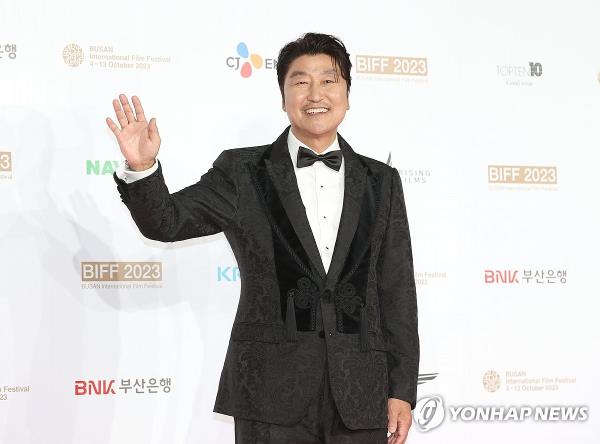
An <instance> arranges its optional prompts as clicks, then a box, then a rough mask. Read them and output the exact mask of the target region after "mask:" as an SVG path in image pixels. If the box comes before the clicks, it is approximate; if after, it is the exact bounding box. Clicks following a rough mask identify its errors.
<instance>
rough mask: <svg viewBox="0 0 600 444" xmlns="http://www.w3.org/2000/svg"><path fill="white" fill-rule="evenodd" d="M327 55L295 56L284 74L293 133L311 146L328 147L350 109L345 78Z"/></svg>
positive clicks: (287, 111) (284, 87) (286, 110)
mask: <svg viewBox="0 0 600 444" xmlns="http://www.w3.org/2000/svg"><path fill="white" fill-rule="evenodd" d="M333 63H334V62H333V61H332V59H331V57H330V56H328V55H327V54H316V55H303V56H300V57H298V58H297V59H295V60H294V61H293V62H292V63H291V65H290V68H289V70H288V72H287V74H286V76H285V80H284V86H283V96H284V97H283V110H284V111H285V112H286V113H287V115H288V118H289V119H290V123H291V125H292V130H293V132H294V135H295V136H296V137H297V138H299V139H300V140H301V141H303V142H304V143H307V144H312V145H313V146H312V147H311V148H315V149H317V148H318V149H325V148H327V146H329V145H330V144H331V143H332V142H333V140H334V139H335V135H336V133H337V128H338V125H339V124H340V123H341V122H342V120H344V116H345V115H346V110H348V109H350V106H349V104H348V94H347V92H346V91H347V87H346V80H345V79H344V78H343V77H342V76H341V74H340V71H339V68H337V67H336V66H334V64H333Z"/></svg>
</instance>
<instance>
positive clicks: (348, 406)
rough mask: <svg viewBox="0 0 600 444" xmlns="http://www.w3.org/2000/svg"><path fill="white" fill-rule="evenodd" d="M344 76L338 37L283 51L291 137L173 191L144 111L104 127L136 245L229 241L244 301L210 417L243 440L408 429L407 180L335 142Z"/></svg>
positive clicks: (393, 439)
mask: <svg viewBox="0 0 600 444" xmlns="http://www.w3.org/2000/svg"><path fill="white" fill-rule="evenodd" d="M350 68H351V62H350V58H349V54H348V53H347V51H346V48H345V46H344V45H343V43H342V42H341V41H340V40H338V39H337V38H335V37H333V36H330V35H325V34H315V33H307V34H305V35H303V36H302V37H301V38H299V39H298V40H296V41H293V42H290V43H288V44H287V45H285V46H284V47H283V48H282V49H281V52H280V53H279V57H278V62H277V77H278V82H279V87H280V90H281V94H282V103H283V110H284V111H285V112H286V113H287V115H288V117H289V120H290V123H291V125H290V126H289V127H288V128H286V129H285V130H284V131H283V133H282V134H281V135H280V136H279V137H278V138H277V140H276V141H275V142H274V143H271V144H268V145H263V146H256V147H246V148H237V149H228V150H225V151H223V152H222V153H221V154H220V155H219V157H218V158H217V159H216V160H215V161H214V163H213V166H212V168H210V169H209V170H208V171H207V172H206V173H205V174H203V175H202V177H201V178H200V180H199V181H198V182H197V183H195V184H193V185H190V186H188V187H186V188H184V189H182V190H180V191H177V192H175V193H172V194H170V193H169V190H168V189H167V186H166V185H165V182H164V179H163V175H162V169H161V164H160V161H158V159H157V158H156V156H157V154H158V150H159V146H160V136H159V133H158V128H157V125H156V119H154V118H152V119H150V121H149V122H147V121H146V117H145V115H144V111H143V108H142V105H141V103H140V100H139V99H138V98H137V97H135V96H133V97H132V102H133V108H134V109H132V108H131V106H130V105H129V101H128V99H127V97H126V96H124V95H120V97H119V100H114V101H113V105H114V109H115V113H116V116H117V120H118V122H119V125H117V124H115V123H114V122H113V121H112V120H111V119H110V118H107V124H108V126H109V127H110V129H111V130H112V131H113V133H114V134H115V136H116V138H117V141H118V143H119V146H120V149H121V152H122V153H123V155H124V157H125V159H126V160H125V163H124V166H123V168H121V169H120V170H119V171H118V172H116V173H115V174H114V179H115V181H116V182H117V188H118V190H119V193H120V196H121V199H122V201H123V202H124V203H125V205H126V206H127V208H128V209H129V211H130V212H131V215H132V217H133V220H134V221H135V223H136V224H137V226H138V227H139V229H140V232H141V233H142V234H143V235H144V236H146V237H147V238H149V239H154V240H159V241H163V242H174V241H180V240H184V239H189V238H193V237H198V236H207V235H211V234H215V233H218V232H221V231H222V232H223V233H224V234H225V236H226V238H227V240H228V241H229V243H230V245H231V247H232V250H233V252H234V254H235V257H236V260H237V263H238V268H239V270H240V274H241V293H240V300H239V305H238V310H237V313H236V317H235V321H234V324H233V327H232V330H231V336H230V340H229V345H228V349H227V354H226V357H225V363H224V366H223V370H222V373H221V379H220V383H219V387H218V392H217V398H216V402H215V405H214V411H215V412H219V413H223V414H226V415H231V416H233V417H234V420H235V436H236V442H237V443H243V444H250V443H272V444H279V443H281V444H283V443H295V444H298V443H322V442H324V443H332V444H333V443H368V444H373V443H379V442H381V443H384V442H386V441H387V442H388V443H396V444H398V443H404V442H405V440H406V436H407V433H408V430H409V428H410V425H411V420H412V418H411V409H414V407H415V403H416V387H417V377H418V367H419V336H418V329H417V301H416V291H415V281H414V272H413V263H412V262H413V261H412V250H411V241H410V234H409V227H408V220H407V216H406V208H405V204H404V196H403V192H402V183H401V180H400V176H399V174H398V171H397V170H396V169H395V168H392V167H390V166H388V165H386V164H385V163H382V162H379V161H377V160H374V159H371V158H369V157H366V156H363V155H360V154H357V153H356V152H355V151H354V150H353V149H352V148H351V147H350V145H349V144H348V143H347V142H346V141H345V140H344V139H343V138H342V137H341V136H340V135H339V134H338V133H337V128H338V126H339V124H340V123H341V122H342V120H343V119H344V116H345V113H346V110H347V109H349V105H348V94H349V91H350V83H351V77H350ZM134 110H135V114H134ZM388 431H389V433H390V434H391V435H390V436H389V437H387V432H388Z"/></svg>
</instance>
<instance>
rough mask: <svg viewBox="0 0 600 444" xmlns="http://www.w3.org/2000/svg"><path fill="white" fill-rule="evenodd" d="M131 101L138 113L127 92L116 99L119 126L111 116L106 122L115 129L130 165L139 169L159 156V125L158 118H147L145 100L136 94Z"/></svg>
mask: <svg viewBox="0 0 600 444" xmlns="http://www.w3.org/2000/svg"><path fill="white" fill-rule="evenodd" d="M131 101H132V102H133V107H134V109H135V115H134V113H133V110H132V109H131V106H130V105H129V100H128V99H127V96H125V94H120V95H119V100H117V99H115V100H113V108H114V109H115V115H116V116H117V120H118V122H119V125H120V128H119V126H118V125H117V124H115V122H113V121H112V119H111V118H110V117H107V118H106V123H107V125H108V127H109V128H110V130H111V131H112V132H113V134H114V135H115V137H116V138H117V142H118V143H119V148H121V153H123V156H124V157H125V159H127V163H128V164H129V167H130V168H131V169H133V170H136V171H141V170H145V169H148V168H150V167H151V166H152V165H154V161H155V158H156V155H157V154H158V150H159V148H160V135H159V134H158V127H157V126H156V119H155V118H152V119H150V122H147V121H146V116H145V115H144V108H142V102H140V99H139V98H138V97H137V96H132V97H131Z"/></svg>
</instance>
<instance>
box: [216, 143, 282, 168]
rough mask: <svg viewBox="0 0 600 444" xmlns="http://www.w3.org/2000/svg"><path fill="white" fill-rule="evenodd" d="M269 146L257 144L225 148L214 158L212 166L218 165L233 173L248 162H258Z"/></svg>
mask: <svg viewBox="0 0 600 444" xmlns="http://www.w3.org/2000/svg"><path fill="white" fill-rule="evenodd" d="M269 146H270V145H259V146H250V147H241V148H228V149H225V150H223V151H222V152H221V154H219V157H217V159H216V160H215V162H214V166H216V167H220V168H222V169H224V170H226V171H228V172H231V173H235V172H236V171H238V170H239V168H240V167H242V166H243V165H244V164H246V163H248V162H249V163H256V162H258V161H259V159H260V158H261V156H262V155H263V154H264V152H265V150H267V149H268V148H269Z"/></svg>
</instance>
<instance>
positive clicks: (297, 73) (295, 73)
mask: <svg viewBox="0 0 600 444" xmlns="http://www.w3.org/2000/svg"><path fill="white" fill-rule="evenodd" d="M321 74H333V75H334V76H336V75H338V72H337V71H336V70H335V69H326V70H324V71H321ZM305 75H308V73H307V72H306V71H292V73H291V74H290V75H289V78H290V79H291V78H293V77H298V76H305Z"/></svg>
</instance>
